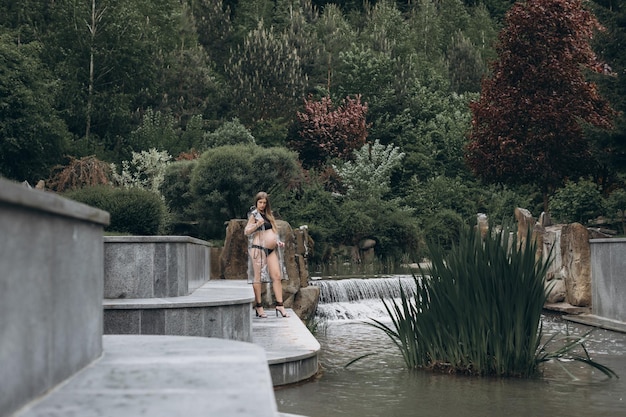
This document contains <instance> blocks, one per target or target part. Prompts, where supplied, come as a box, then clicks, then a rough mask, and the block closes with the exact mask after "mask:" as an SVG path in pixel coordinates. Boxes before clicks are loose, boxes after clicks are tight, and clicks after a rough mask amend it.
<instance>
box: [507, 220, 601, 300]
mask: <svg viewBox="0 0 626 417" xmlns="http://www.w3.org/2000/svg"><path fill="white" fill-rule="evenodd" d="M515 217H516V219H517V221H518V239H519V240H520V241H522V240H524V239H526V238H527V236H526V235H527V231H528V230H529V229H528V228H529V226H530V227H531V228H532V234H533V236H532V238H533V239H535V240H536V242H537V256H538V257H541V258H542V259H543V260H544V261H545V260H547V258H548V256H551V259H552V262H551V265H550V268H549V269H548V273H547V276H546V289H547V290H548V289H549V290H550V293H549V296H548V303H549V304H557V303H565V304H569V305H571V306H573V307H581V308H587V309H589V308H591V307H592V298H593V297H592V281H593V275H592V262H594V261H593V260H592V258H593V257H592V252H591V245H590V241H592V239H593V238H596V237H600V236H606V235H605V234H603V232H601V231H599V230H596V229H592V228H587V227H585V226H583V225H582V224H580V223H571V224H556V225H553V224H551V222H550V219H549V217H548V216H546V215H545V214H542V215H541V216H540V218H539V219H538V220H535V219H534V218H533V217H532V215H531V214H530V212H529V211H528V210H525V209H520V208H518V209H516V210H515ZM609 240H611V239H609ZM595 256H596V257H600V256H601V255H600V254H599V253H596V254H595ZM596 262H597V261H596ZM596 275H597V273H596ZM598 301H599V300H598V299H597V298H596V303H597V302H598Z"/></svg>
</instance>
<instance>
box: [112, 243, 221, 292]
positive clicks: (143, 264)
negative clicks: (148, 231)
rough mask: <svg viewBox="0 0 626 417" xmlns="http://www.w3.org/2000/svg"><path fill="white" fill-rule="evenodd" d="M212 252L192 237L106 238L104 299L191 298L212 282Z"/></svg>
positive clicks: (207, 244)
mask: <svg viewBox="0 0 626 417" xmlns="http://www.w3.org/2000/svg"><path fill="white" fill-rule="evenodd" d="M209 249H210V244H209V242H206V241H204V240H200V239H196V238H192V237H189V236H105V237H104V297H105V298H154V297H177V296H184V295H189V294H191V293H192V292H193V291H195V290H196V289H198V288H199V287H201V286H202V285H203V284H204V283H205V282H207V281H208V280H209V279H210V278H211V260H210V250H209Z"/></svg>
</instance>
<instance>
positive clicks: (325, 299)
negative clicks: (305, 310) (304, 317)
mask: <svg viewBox="0 0 626 417" xmlns="http://www.w3.org/2000/svg"><path fill="white" fill-rule="evenodd" d="M310 284H311V285H315V286H317V287H319V289H320V299H319V304H318V306H317V312H316V316H317V317H318V318H320V319H326V320H365V319H370V318H375V319H381V318H386V317H389V315H388V313H387V310H386V309H385V306H384V304H383V302H382V301H381V298H383V299H385V300H389V299H396V300H399V298H400V288H402V289H403V290H404V292H405V293H408V294H411V293H413V292H414V291H415V280H414V279H413V276H411V275H395V276H391V277H384V278H349V279H337V280H313V281H311V282H310Z"/></svg>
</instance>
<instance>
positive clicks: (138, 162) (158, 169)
mask: <svg viewBox="0 0 626 417" xmlns="http://www.w3.org/2000/svg"><path fill="white" fill-rule="evenodd" d="M132 155H133V156H132V160H130V161H122V172H121V173H119V174H118V173H117V167H116V166H115V164H111V169H112V171H113V179H114V180H115V183H116V184H117V185H121V186H122V187H126V188H141V189H143V190H147V191H152V192H153V193H156V194H159V193H160V191H159V188H160V187H161V183H163V177H164V175H165V169H166V168H167V166H168V164H170V160H171V159H172V157H171V156H170V155H169V154H168V153H167V151H157V150H156V148H151V149H150V150H149V151H141V152H132Z"/></svg>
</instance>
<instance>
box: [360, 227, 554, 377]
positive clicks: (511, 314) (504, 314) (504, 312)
mask: <svg viewBox="0 0 626 417" xmlns="http://www.w3.org/2000/svg"><path fill="white" fill-rule="evenodd" d="M429 253H430V261H431V263H432V267H431V269H430V271H428V272H429V273H428V274H426V273H425V272H424V271H422V273H421V276H420V277H414V278H415V283H416V292H415V293H414V294H406V293H405V292H403V293H402V294H401V300H400V303H396V302H394V301H392V302H389V303H388V302H385V306H386V308H387V311H388V313H389V315H390V317H391V319H392V326H391V327H390V326H387V325H385V324H384V323H382V322H380V321H374V323H372V324H373V325H374V326H376V327H378V328H379V329H382V330H383V331H385V332H386V333H387V334H388V335H389V336H390V337H391V338H392V339H393V341H394V342H395V343H396V345H397V346H398V347H399V349H400V351H401V352H402V355H403V358H404V361H405V363H406V365H407V366H408V367H409V368H434V369H442V370H446V371H450V372H461V373H467V374H473V375H499V376H531V375H534V374H535V373H536V371H537V365H538V361H537V360H536V358H535V355H536V352H537V350H538V348H539V345H540V339H541V329H540V321H541V313H542V309H543V305H544V303H545V301H546V297H547V294H546V290H545V288H544V278H545V275H546V271H547V269H548V266H549V261H543V260H542V259H537V257H536V253H537V252H536V245H535V242H534V241H533V240H532V239H528V240H526V241H525V242H522V243H521V244H518V242H517V239H516V234H515V233H509V232H508V231H506V230H505V231H501V232H493V231H490V232H489V233H487V234H486V236H484V237H481V236H480V234H478V233H477V232H475V231H473V230H470V229H464V230H462V231H461V233H460V237H459V243H458V244H457V245H454V246H453V247H452V249H451V250H450V251H449V252H445V251H443V250H441V249H440V248H438V247H437V246H434V245H431V246H429Z"/></svg>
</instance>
